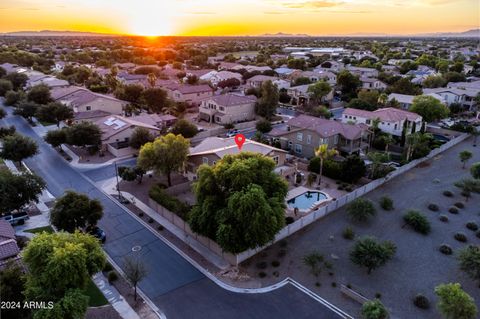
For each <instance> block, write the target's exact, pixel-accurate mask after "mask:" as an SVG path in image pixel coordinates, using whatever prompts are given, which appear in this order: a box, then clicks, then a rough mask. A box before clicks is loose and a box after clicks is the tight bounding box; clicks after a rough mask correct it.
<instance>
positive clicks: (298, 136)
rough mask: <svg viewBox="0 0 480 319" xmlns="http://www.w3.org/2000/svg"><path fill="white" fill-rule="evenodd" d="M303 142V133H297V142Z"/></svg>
mask: <svg viewBox="0 0 480 319" xmlns="http://www.w3.org/2000/svg"><path fill="white" fill-rule="evenodd" d="M302 140H303V133H297V141H302Z"/></svg>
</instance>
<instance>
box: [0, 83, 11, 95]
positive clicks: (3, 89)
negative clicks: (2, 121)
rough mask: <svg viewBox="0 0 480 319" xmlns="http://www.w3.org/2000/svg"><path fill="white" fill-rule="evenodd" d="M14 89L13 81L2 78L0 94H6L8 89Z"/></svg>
mask: <svg viewBox="0 0 480 319" xmlns="http://www.w3.org/2000/svg"><path fill="white" fill-rule="evenodd" d="M11 90H13V85H12V82H10V81H9V80H5V79H0V96H5V94H6V93H7V92H8V91H11Z"/></svg>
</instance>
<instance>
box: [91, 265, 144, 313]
mask: <svg viewBox="0 0 480 319" xmlns="http://www.w3.org/2000/svg"><path fill="white" fill-rule="evenodd" d="M93 282H94V283H95V285H97V287H98V289H100V291H101V292H102V293H103V295H104V296H105V298H107V300H108V302H109V303H110V304H111V305H112V306H113V308H115V310H116V311H117V312H118V313H119V314H120V316H121V317H122V318H123V319H140V317H139V316H138V314H137V313H136V312H135V311H134V310H133V309H132V307H130V305H129V304H128V302H127V301H126V300H125V299H124V298H123V297H122V295H120V293H119V292H118V290H117V289H116V288H115V287H113V286H112V285H110V284H109V283H108V280H107V278H105V276H104V275H103V274H102V273H101V272H100V273H97V274H95V275H93Z"/></svg>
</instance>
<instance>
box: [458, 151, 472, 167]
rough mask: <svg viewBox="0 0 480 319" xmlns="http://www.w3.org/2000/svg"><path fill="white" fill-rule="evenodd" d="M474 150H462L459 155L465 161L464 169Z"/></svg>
mask: <svg viewBox="0 0 480 319" xmlns="http://www.w3.org/2000/svg"><path fill="white" fill-rule="evenodd" d="M472 155H473V154H472V152H470V151H461V152H460V154H458V156H459V157H460V161H461V162H462V163H463V166H462V169H465V165H466V164H467V162H468V160H469V159H471V158H472Z"/></svg>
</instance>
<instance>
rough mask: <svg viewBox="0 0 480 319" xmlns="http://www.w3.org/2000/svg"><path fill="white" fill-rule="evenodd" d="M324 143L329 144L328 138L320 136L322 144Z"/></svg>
mask: <svg viewBox="0 0 480 319" xmlns="http://www.w3.org/2000/svg"><path fill="white" fill-rule="evenodd" d="M322 144H328V138H322V137H321V138H320V145H322Z"/></svg>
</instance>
